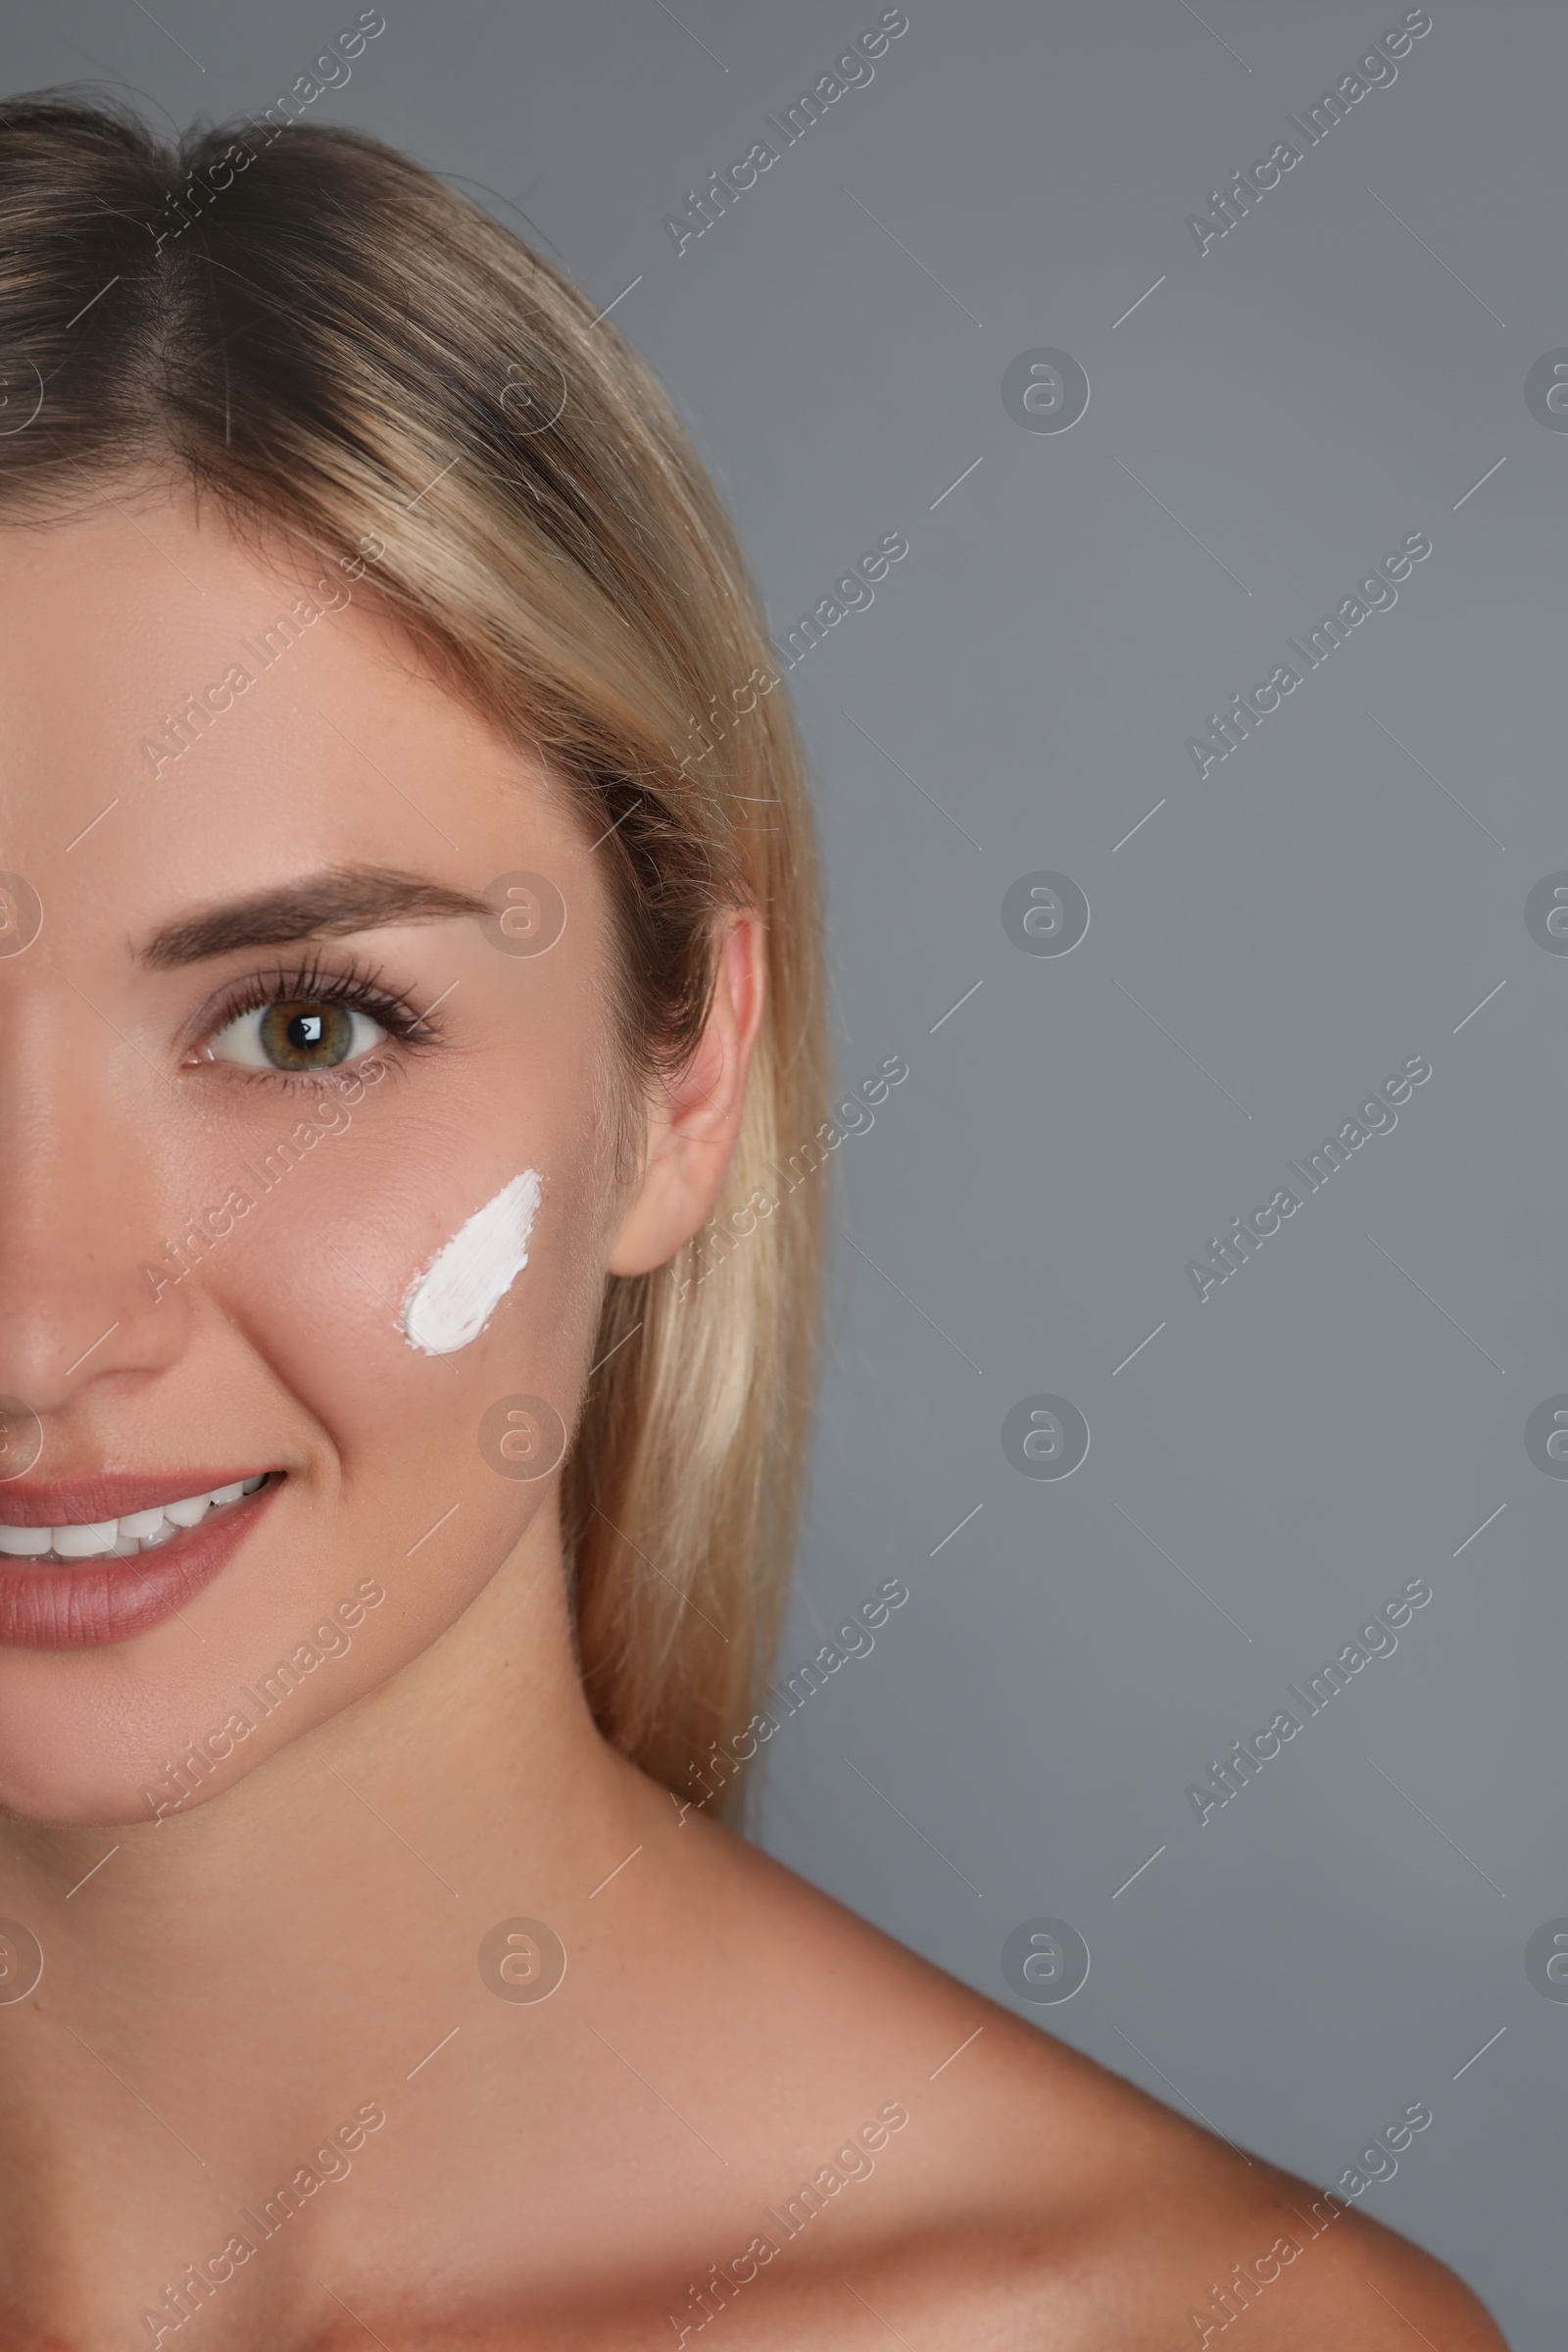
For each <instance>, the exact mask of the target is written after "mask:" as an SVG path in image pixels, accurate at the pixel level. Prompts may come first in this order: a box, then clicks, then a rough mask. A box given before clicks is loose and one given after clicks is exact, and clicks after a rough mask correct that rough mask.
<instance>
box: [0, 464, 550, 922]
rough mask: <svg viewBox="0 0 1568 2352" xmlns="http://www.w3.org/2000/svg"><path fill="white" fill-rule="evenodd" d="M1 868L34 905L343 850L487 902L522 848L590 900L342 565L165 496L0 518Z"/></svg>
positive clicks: (178, 883)
mask: <svg viewBox="0 0 1568 2352" xmlns="http://www.w3.org/2000/svg"><path fill="white" fill-rule="evenodd" d="M0 714H3V725H0V865H3V866H5V867H6V868H7V869H8V870H13V871H17V872H20V873H22V874H24V875H25V876H26V878H27V879H28V880H29V881H30V882H31V883H32V884H33V886H34V887H35V888H36V889H37V890H38V891H39V893H40V895H42V896H44V897H45V898H46V899H47V898H48V897H49V896H50V895H51V893H52V894H53V895H55V896H56V897H57V898H58V896H59V895H60V894H62V893H64V894H65V895H66V896H67V898H68V899H69V900H74V899H76V898H78V897H82V898H84V899H86V900H89V901H97V902H99V903H100V904H101V903H102V902H103V901H105V900H106V899H114V898H116V897H117V896H118V897H120V898H126V897H130V896H135V897H137V898H145V897H146V896H147V894H148V893H149V892H150V893H151V894H152V896H153V897H155V898H158V899H160V900H161V899H163V898H166V897H168V898H172V897H174V896H176V895H177V897H178V898H179V899H180V900H184V899H186V898H188V897H190V896H192V895H197V896H199V895H202V894H204V893H209V892H219V891H221V890H228V889H232V887H233V885H234V882H235V879H236V876H237V875H238V876H241V877H243V878H244V880H245V881H246V882H247V883H248V884H253V885H254V884H256V883H259V882H265V881H266V880H268V879H270V878H273V877H281V876H284V875H286V874H290V873H295V872H298V871H300V870H302V868H305V867H311V866H317V865H321V864H333V863H339V862H346V861H348V860H351V859H355V858H371V859H374V860H375V861H377V862H379V863H382V864H386V865H394V866H397V867H399V868H402V869H408V870H417V871H424V872H429V873H431V874H434V875H436V876H438V877H440V878H442V879H445V880H451V881H453V882H460V883H463V884H465V885H466V886H468V887H472V888H480V889H482V888H483V886H484V884H485V883H486V881H487V880H488V879H489V878H490V876H492V875H494V874H496V873H499V872H504V871H506V870H508V869H509V868H514V867H516V866H519V865H521V864H523V863H525V862H527V857H525V855H524V854H523V853H524V851H525V850H526V851H527V852H528V854H529V855H531V856H533V857H535V858H537V857H539V856H541V855H542V856H544V857H546V858H547V860H548V862H549V863H550V865H551V866H552V868H554V867H556V866H566V867H569V868H570V869H571V870H572V872H573V877H574V881H575V884H576V891H575V892H574V895H578V894H579V893H580V892H581V891H582V890H584V889H589V890H591V888H592V878H591V874H590V873H589V872H587V871H585V870H582V841H581V834H580V829H579V828H578V827H577V825H576V824H575V823H574V822H573V820H572V819H571V817H570V813H569V811H568V810H567V809H566V807H565V804H564V799H563V797H562V796H561V795H560V793H559V792H558V791H557V790H556V789H555V788H554V787H553V786H552V785H551V784H550V783H549V782H548V780H547V779H546V777H545V776H544V774H543V772H542V770H541V769H540V768H539V766H538V764H537V763H536V762H535V761H533V760H530V759H528V758H527V756H526V755H524V754H523V753H521V752H520V751H518V750H517V749H515V747H513V746H511V745H509V744H508V743H507V742H506V741H505V740H504V739H503V738H502V737H501V736H500V734H499V733H498V732H497V731H496V730H495V729H493V728H492V727H491V726H490V725H489V724H488V723H487V722H486V721H485V720H484V719H483V718H482V717H481V716H480V715H479V714H478V713H477V712H475V711H472V710H470V709H469V708H468V707H467V706H466V705H465V704H462V703H460V702H458V701H456V700H455V699H454V698H452V697H451V696H450V695H448V694H447V693H446V692H444V691H443V689H442V688H441V687H440V686H439V685H438V684H437V683H436V682H435V681H434V680H433V679H432V678H431V677H430V676H429V675H428V674H427V672H426V671H425V669H424V667H423V665H422V664H421V662H420V660H419V656H418V653H417V649H416V647H415V646H414V645H413V643H412V642H411V641H410V640H409V639H407V638H406V637H405V636H404V634H403V633H402V632H401V631H400V630H398V629H397V628H396V627H395V625H394V624H393V623H392V622H390V621H389V620H387V619H386V618H385V617H384V616H382V615H379V614H377V613H374V612H373V611H372V610H371V609H370V607H369V605H368V602H367V599H366V595H365V591H364V588H363V586H361V585H359V584H357V583H356V582H355V581H354V580H353V579H351V578H350V576H349V574H348V570H347V569H346V568H345V567H344V566H343V565H341V564H338V563H337V562H336V561H335V560H333V559H328V560H326V561H325V562H324V563H323V562H317V561H314V560H312V559H311V558H310V557H309V556H302V555H298V554H291V553H290V552H289V551H288V550H287V549H286V548H285V547H284V546H283V545H282V544H281V543H279V544H278V546H277V547H276V549H275V551H274V550H272V549H265V550H260V551H259V550H258V549H257V548H255V547H253V546H250V545H247V544H246V543H245V542H244V541H242V540H241V539H240V538H238V537H236V536H235V535H234V534H233V533H232V532H231V531H230V530H229V529H228V527H227V526H226V524H225V523H224V521H223V520H222V518H221V515H219V514H218V513H217V511H216V510H215V509H212V508H210V507H209V508H204V509H203V511H202V512H201V514H200V515H199V516H198V515H197V512H196V509H195V506H194V502H193V501H192V500H191V498H190V497H189V496H188V494H185V493H182V492H180V491H178V490H171V491H170V492H168V493H166V494H158V495H143V496H140V497H134V498H133V497H131V496H128V495H122V494H120V493H118V492H117V493H116V503H113V504H106V503H100V504H99V505H98V506H97V507H96V508H95V509H94V510H93V511H92V513H91V514H89V515H84V516H82V517H81V518H79V519H73V520H71V521H69V522H66V523H62V524H59V525H50V526H48V527H46V528H35V527H23V526H18V525H16V524H5V523H0ZM524 837H525V838H524ZM46 885H47V887H46ZM156 911H158V910H157V909H155V908H153V907H148V908H147V913H148V915H149V917H152V916H153V915H154V914H155V913H156Z"/></svg>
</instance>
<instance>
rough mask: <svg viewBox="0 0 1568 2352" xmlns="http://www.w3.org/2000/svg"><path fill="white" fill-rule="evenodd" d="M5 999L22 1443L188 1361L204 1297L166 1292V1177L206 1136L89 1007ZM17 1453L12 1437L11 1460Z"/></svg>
mask: <svg viewBox="0 0 1568 2352" xmlns="http://www.w3.org/2000/svg"><path fill="white" fill-rule="evenodd" d="M7 993H8V997H10V1002H9V1003H6V1004H5V1005H0V1421H5V1422H8V1423H12V1424H15V1423H17V1422H18V1410H19V1408H20V1412H21V1425H20V1426H21V1429H22V1430H23V1431H25V1428H26V1427H27V1426H29V1424H28V1422H27V1419H26V1416H29V1415H36V1416H37V1418H38V1420H39V1421H40V1422H41V1423H43V1425H44V1426H45V1428H46V1429H48V1428H49V1427H50V1426H51V1424H58V1423H59V1422H60V1420H61V1418H62V1417H63V1416H69V1415H72V1414H73V1413H74V1412H75V1410H76V1409H77V1408H78V1407H80V1406H81V1405H82V1403H83V1401H84V1400H85V1399H87V1398H88V1397H93V1398H94V1399H95V1400H98V1399H102V1398H103V1397H105V1396H106V1395H107V1394H108V1393H109V1392H110V1391H112V1390H113V1388H114V1387H115V1386H116V1384H124V1383H125V1382H127V1381H134V1380H136V1379H138V1378H145V1377H147V1376H150V1375H154V1374H157V1373H159V1372H161V1371H165V1370H167V1369H168V1368H169V1366H170V1365H171V1364H172V1363H174V1362H175V1361H176V1360H177V1358H178V1357H179V1355H180V1354H181V1353H182V1351H183V1350H184V1348H185V1347H186V1345H187V1342H188V1337H189V1331H190V1324H191V1318H192V1314H193V1311H194V1307H195V1300H194V1297H193V1293H194V1290H195V1285H194V1284H191V1283H187V1282H183V1281H175V1280H173V1279H172V1277H173V1276H174V1275H175V1274H176V1272H177V1261H176V1262H170V1261H169V1260H167V1259H166V1258H164V1257H163V1254H162V1253H163V1251H164V1249H165V1243H164V1236H163V1230H162V1229H163V1227H164V1226H165V1225H166V1224H167V1223H168V1221H169V1213H168V1210H167V1208H166V1207H165V1204H164V1199H163V1195H164V1194H165V1192H166V1189H167V1178H166V1177H165V1175H164V1171H165V1170H166V1169H167V1168H169V1167H171V1166H172V1167H176V1168H177V1167H179V1166H181V1165H185V1166H189V1165H191V1164H192V1161H193V1159H197V1158H199V1156H200V1155H199V1153H193V1152H192V1150H191V1144H192V1137H191V1135H190V1134H188V1133H186V1132H185V1130H187V1129H194V1130H196V1131H197V1134H198V1136H199V1132H200V1126H201V1120H200V1114H199V1113H198V1112H197V1111H196V1110H195V1109H194V1107H193V1106H191V1105H190V1104H189V1103H187V1101H186V1099H185V1098H184V1097H183V1096H182V1095H181V1094H180V1093H179V1090H178V1088H177V1085H176V1084H174V1083H173V1082H172V1081H170V1080H167V1079H165V1078H164V1077H163V1076H162V1074H161V1073H159V1072H158V1071H156V1070H155V1069H153V1068H152V1067H151V1066H149V1065H148V1064H147V1063H145V1062H144V1061H143V1060H142V1059H141V1057H140V1056H139V1055H138V1054H136V1053H135V1051H134V1049H133V1048H131V1047H129V1046H128V1045H127V1044H126V1043H125V1042H124V1041H123V1040H122V1039H121V1038H120V1037H119V1036H118V1033H117V1032H116V1031H115V1030H114V1029H113V1028H112V1027H110V1026H109V1025H108V1024H107V1023H106V1022H105V1021H104V1020H103V1018H102V1017H101V1016H99V1015H97V1014H96V1013H95V1012H94V1010H93V1008H92V1007H91V1006H90V1005H86V1004H85V1003H83V1004H82V1005H80V1006H79V1007H72V1006H70V1005H65V1006H60V1005H55V1006H53V1007H47V1008H46V1007H44V1006H43V1005H39V1004H37V1003H36V1002H33V1001H30V1000H29V1001H27V1002H25V1003H24V1002H23V1001H22V1000H21V999H20V998H18V997H17V996H13V995H12V994H11V992H9V991H8V992H7ZM160 1098H162V1099H160ZM150 1261H156V1262H150ZM159 1271H161V1272H162V1273H163V1274H164V1275H165V1276H166V1278H168V1279H166V1281H165V1283H164V1285H163V1287H162V1288H161V1289H160V1288H157V1287H156V1274H157V1272H159ZM3 1436H4V1433H3V1431H0V1439H3ZM22 1442H23V1441H22V1438H21V1437H20V1436H19V1434H18V1431H17V1430H16V1429H13V1433H12V1438H11V1450H12V1452H13V1453H15V1452H16V1448H17V1446H18V1445H19V1443H22ZM20 1466H21V1467H22V1468H25V1467H27V1465H26V1464H25V1462H23V1463H21V1465H20ZM6 1475H7V1472H6V1470H5V1467H4V1452H3V1449H0V1481H3V1479H4V1477H5V1476H6ZM10 1475H13V1476H14V1475H16V1471H15V1470H13V1471H11V1473H10ZM0 1491H3V1490H0Z"/></svg>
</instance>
